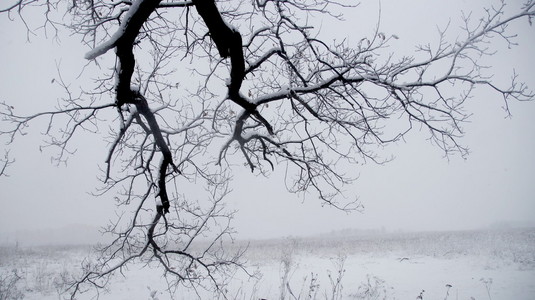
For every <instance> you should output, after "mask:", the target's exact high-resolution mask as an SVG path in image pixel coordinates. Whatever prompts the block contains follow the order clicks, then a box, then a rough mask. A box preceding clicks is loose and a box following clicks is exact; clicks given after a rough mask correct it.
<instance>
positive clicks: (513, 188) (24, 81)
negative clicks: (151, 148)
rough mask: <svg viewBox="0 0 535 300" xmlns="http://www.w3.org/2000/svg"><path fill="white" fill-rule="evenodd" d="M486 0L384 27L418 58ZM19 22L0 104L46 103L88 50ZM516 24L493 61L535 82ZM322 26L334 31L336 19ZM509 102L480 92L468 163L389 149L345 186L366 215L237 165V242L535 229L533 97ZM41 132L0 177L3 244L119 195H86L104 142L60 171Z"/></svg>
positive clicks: (504, 74)
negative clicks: (511, 41) (419, 48)
mask: <svg viewBox="0 0 535 300" xmlns="http://www.w3.org/2000/svg"><path fill="white" fill-rule="evenodd" d="M363 2H365V3H363V4H362V5H361V7H360V8H359V9H358V10H357V11H356V12H355V13H354V14H351V15H349V16H348V21H347V28H346V29H348V30H347V31H346V33H345V34H347V35H348V37H349V38H353V39H356V40H358V39H360V38H361V34H362V33H363V32H369V31H371V30H373V26H375V22H376V20H377V16H378V4H377V3H378V2H376V1H363ZM487 2H488V1H468V0H466V1H463V0H455V1H425V0H385V1H382V5H381V6H382V16H381V28H382V31H383V32H385V33H387V34H396V35H397V36H399V40H397V41H395V42H394V43H393V44H392V48H391V50H392V51H405V52H406V54H410V53H411V51H412V50H413V49H414V47H413V46H414V45H416V44H417V43H418V42H420V43H426V42H436V40H437V34H436V27H435V26H436V25H440V26H445V25H446V24H447V22H448V20H451V21H452V25H453V26H452V32H454V31H455V29H456V28H457V27H455V26H456V24H457V23H456V22H457V21H458V20H459V18H460V11H461V9H464V10H465V11H470V10H480V9H481V8H482V5H483V4H485V5H486V4H487ZM20 25H21V24H20V22H16V23H14V22H9V21H8V20H7V19H6V18H5V16H0V37H1V40H2V45H1V46H0V66H1V67H0V101H5V102H7V103H9V104H11V105H13V106H15V107H16V108H17V109H20V110H27V109H30V108H31V109H34V108H35V111H39V110H42V109H47V108H50V107H51V106H53V105H54V103H55V101H56V99H57V98H59V97H60V96H61V94H60V93H61V91H60V90H58V89H57V88H56V87H55V85H53V84H51V80H52V79H53V78H56V77H57V74H56V62H61V67H62V69H63V70H64V73H65V74H67V76H68V74H71V76H73V74H76V73H77V72H78V70H80V68H81V67H82V66H83V64H84V63H85V61H84V60H83V56H84V54H85V52H86V51H87V49H86V48H83V47H81V46H80V43H78V42H77V40H76V37H74V39H73V38H63V39H62V41H61V43H60V44H59V45H58V43H57V42H54V41H52V40H46V39H44V38H40V37H32V38H31V40H32V42H31V43H27V42H26V35H25V31H24V29H23V28H22V27H21V26H20ZM516 25H518V26H516ZM516 25H515V26H513V27H512V28H511V29H512V30H514V31H518V34H519V36H518V38H517V42H518V43H519V44H520V45H519V47H517V48H514V49H507V48H506V47H504V45H503V43H498V44H497V45H496V46H497V47H498V48H499V50H500V52H499V53H498V54H497V55H496V56H495V57H493V58H492V60H489V61H488V64H490V65H492V66H493V70H494V71H495V72H496V78H499V79H500V80H501V79H502V78H503V80H508V78H509V76H510V74H511V73H512V70H513V68H514V69H515V70H516V71H517V72H518V73H519V74H520V79H522V80H524V81H526V82H527V83H528V84H529V85H530V86H531V87H532V88H535V71H533V70H535V59H533V49H534V47H535V34H534V30H535V28H533V27H529V26H528V24H527V21H526V20H523V21H522V22H520V23H519V24H516ZM324 27H325V28H326V30H331V29H329V24H324ZM338 29H339V28H338ZM333 34H337V35H339V34H341V33H340V31H338V32H336V33H334V32H333ZM398 49H399V50H398ZM502 105H503V102H502V101H501V99H500V97H499V96H497V95H495V94H489V93H488V92H487V91H481V92H478V93H477V98H475V99H473V100H472V102H471V104H469V105H468V108H469V109H471V110H472V112H473V113H474V116H473V118H472V119H471V121H472V123H471V124H468V125H466V126H465V129H466V132H467V134H466V137H465V138H464V139H463V140H462V142H463V143H464V144H465V145H467V146H469V148H470V149H471V152H472V154H471V155H470V156H469V157H468V159H467V160H463V159H462V158H460V157H453V158H451V159H450V160H449V161H448V160H446V159H444V158H443V156H442V153H441V152H440V150H439V149H436V148H434V147H432V146H431V145H430V144H429V143H428V142H426V141H425V140H424V137H422V136H420V135H419V134H418V133H415V134H413V135H411V136H410V137H409V138H408V140H407V143H406V144H403V143H400V144H398V145H394V146H391V147H390V148H388V149H387V150H386V151H387V153H393V154H394V155H395V156H396V159H395V160H394V161H393V162H391V163H389V164H387V165H384V166H377V165H371V164H370V165H367V166H364V167H362V169H361V170H359V171H360V179H359V180H358V181H357V183H356V184H355V185H354V186H350V187H347V190H348V193H349V194H350V195H351V194H355V195H358V196H359V198H360V200H361V201H362V202H363V204H364V206H365V208H366V209H365V211H364V212H363V213H353V214H346V213H343V212H340V211H337V210H335V209H332V208H329V207H321V203H320V202H319V201H317V200H316V199H313V198H312V197H310V198H309V199H306V201H305V202H303V201H302V199H299V198H297V197H296V196H294V195H291V194H288V193H287V192H286V191H285V189H284V183H283V179H282V176H277V175H278V174H277V173H275V174H274V176H272V177H271V178H270V179H266V178H258V177H257V178H255V177H253V176H251V174H250V173H249V172H248V169H246V168H244V169H243V170H236V172H235V174H236V181H238V180H239V181H240V182H241V183H240V186H237V185H234V186H233V190H234V192H233V193H232V194H231V196H230V197H229V198H228V205H229V207H231V208H235V209H238V210H239V212H238V214H237V217H236V219H235V221H234V227H235V228H236V230H237V231H238V232H239V234H240V236H241V237H258V238H263V237H275V236H286V235H307V234H315V233H323V232H328V231H330V230H336V229H344V228H363V229H368V228H385V229H388V230H398V229H401V230H457V229H472V228H481V227H486V226H488V225H490V224H493V223H496V222H525V223H531V224H534V223H535V222H534V220H535V157H534V155H533V153H535V121H534V120H535V119H534V116H535V102H530V103H511V112H512V114H513V117H512V118H511V119H505V116H506V114H505V113H504V111H503V110H502V109H501V106H502ZM34 125H35V124H34ZM41 125H42V124H41ZM37 131H42V128H39V130H37V129H35V128H34V130H29V131H28V132H29V134H28V135H26V136H24V137H22V138H20V139H18V140H17V141H16V144H15V145H14V148H13V150H12V153H13V154H15V155H16V160H17V162H16V164H15V165H14V166H13V167H12V168H10V169H9V172H8V173H9V175H10V177H7V178H1V179H0V208H1V209H0V241H1V240H5V239H8V238H12V237H13V235H12V232H15V231H17V230H35V229H39V228H45V229H46V228H57V227H62V226H67V225H70V224H87V225H93V226H100V225H103V224H105V223H106V222H107V220H108V219H109V218H110V216H113V207H114V203H113V200H112V199H111V196H108V197H102V198H94V197H92V196H90V195H88V192H91V191H93V190H94V188H95V187H96V186H97V180H96V175H97V174H98V168H97V163H102V162H103V161H104V157H105V154H106V150H105V149H104V148H101V147H103V144H102V143H101V142H100V141H98V137H94V138H95V140H91V141H81V142H80V143H81V145H84V147H83V148H79V149H78V155H77V156H76V157H75V158H73V159H71V161H70V162H69V164H68V166H67V167H59V168H56V167H53V166H52V165H51V163H50V160H49V157H50V153H49V152H46V151H45V152H42V153H41V152H40V151H39V148H38V146H39V143H40V141H41V140H42V137H41V136H40V135H39V134H38V132H37ZM279 170H280V171H281V172H282V171H283V170H282V168H279ZM244 182H246V184H244ZM251 191H254V196H251V194H252V193H251Z"/></svg>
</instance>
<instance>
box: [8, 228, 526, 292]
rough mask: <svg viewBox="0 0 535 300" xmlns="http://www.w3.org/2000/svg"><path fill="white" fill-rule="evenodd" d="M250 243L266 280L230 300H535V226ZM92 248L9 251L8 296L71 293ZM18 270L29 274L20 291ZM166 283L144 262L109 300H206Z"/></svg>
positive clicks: (242, 283)
mask: <svg viewBox="0 0 535 300" xmlns="http://www.w3.org/2000/svg"><path fill="white" fill-rule="evenodd" d="M245 243H248V244H249V250H248V252H247V254H246V257H245V258H246V259H247V261H248V263H247V265H248V266H249V271H251V272H256V274H257V276H256V277H254V278H250V277H248V276H246V275H245V274H244V273H237V275H236V276H235V278H234V280H233V281H232V283H231V284H230V285H229V286H228V294H227V296H228V298H229V299H441V300H442V299H451V300H456V299H478V300H479V299H492V300H500V299H504V300H508V299H515V300H532V299H535V229H510V230H492V231H464V232H441V233H395V234H394V233H381V232H368V233H363V232H355V231H347V232H337V233H333V234H330V235H325V236H318V237H314V238H285V239H279V240H257V241H247V242H245V241H244V242H237V244H236V245H235V246H236V247H238V246H243V245H245ZM89 251H90V248H89V247H72V246H71V247H59V246H55V247H32V248H21V247H15V246H8V247H3V248H1V250H0V279H2V281H0V293H2V291H5V290H6V289H7V288H9V289H10V291H11V292H13V293H14V294H15V295H17V294H18V295H19V296H22V295H24V299H44V300H46V299H61V298H62V295H61V291H62V288H63V285H62V277H66V276H69V275H70V274H75V273H77V272H78V270H77V268H78V266H79V265H80V262H81V261H82V260H83V259H84V257H86V256H87V255H88V253H89ZM15 274H16V275H17V276H19V277H20V279H19V280H18V281H17V283H16V286H11V287H10V286H8V283H9V282H10V281H9V280H10V279H11V280H12V279H13V278H14V276H15ZM165 287H166V285H165V280H163V279H162V277H161V271H160V270H158V269H151V268H147V267H145V268H143V267H142V266H134V267H131V268H129V270H128V271H127V272H126V273H125V277H123V276H121V275H119V276H116V277H114V279H113V281H112V283H111V285H110V290H109V292H107V293H101V294H100V298H99V299H159V300H164V299H197V298H198V297H196V296H194V295H193V294H191V293H187V292H185V291H177V292H175V293H174V294H172V295H171V294H170V293H169V292H168V291H166V288H165ZM4 293H5V292H4ZM93 296H95V294H91V295H90V294H82V295H81V296H79V297H78V299H91V298H92V297H93ZM203 298H206V299H213V296H211V295H206V296H203ZM0 299H4V298H2V295H1V294H0ZM8 299H10V298H8ZM15 299H16V298H15Z"/></svg>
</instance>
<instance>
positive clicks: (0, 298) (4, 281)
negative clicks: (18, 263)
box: [0, 269, 24, 300]
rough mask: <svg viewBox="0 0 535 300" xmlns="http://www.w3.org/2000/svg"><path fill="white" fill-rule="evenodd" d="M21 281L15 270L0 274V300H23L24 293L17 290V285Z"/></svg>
mask: <svg viewBox="0 0 535 300" xmlns="http://www.w3.org/2000/svg"><path fill="white" fill-rule="evenodd" d="M21 279H22V276H20V275H19V274H18V271H17V269H13V270H11V273H8V274H0V300H19V299H23V298H24V293H23V292H22V291H20V290H19V288H18V286H17V283H18V282H19V281H20V280H21Z"/></svg>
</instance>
